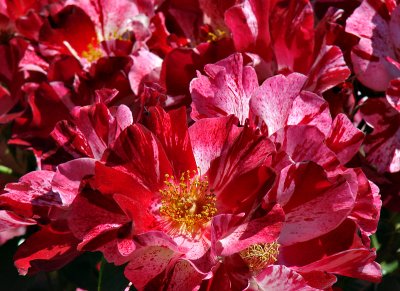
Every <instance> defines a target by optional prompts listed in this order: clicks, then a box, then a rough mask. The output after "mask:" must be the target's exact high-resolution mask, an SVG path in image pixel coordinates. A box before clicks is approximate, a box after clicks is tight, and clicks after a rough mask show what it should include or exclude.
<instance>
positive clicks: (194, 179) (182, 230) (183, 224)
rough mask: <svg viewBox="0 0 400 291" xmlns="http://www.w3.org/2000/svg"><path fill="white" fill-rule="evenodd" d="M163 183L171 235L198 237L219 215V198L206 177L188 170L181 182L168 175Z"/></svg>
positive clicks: (163, 205) (164, 209)
mask: <svg viewBox="0 0 400 291" xmlns="http://www.w3.org/2000/svg"><path fill="white" fill-rule="evenodd" d="M164 184H165V186H164V188H163V189H161V190H160V193H161V207H160V214H161V215H162V216H163V219H164V221H163V224H164V227H165V228H166V230H167V231H168V232H170V233H171V234H183V235H191V236H192V237H195V236H196V235H197V234H199V232H200V230H201V229H202V228H203V227H204V225H205V224H206V223H207V222H209V221H210V220H211V219H212V217H213V216H214V215H215V214H216V213H217V208H216V206H215V202H216V198H215V195H214V194H213V193H212V192H211V191H210V190H209V187H208V180H207V177H202V178H201V177H199V176H197V175H196V172H195V171H193V175H191V174H190V171H186V172H184V173H182V175H181V177H180V179H179V180H178V181H177V180H175V177H173V176H171V177H170V176H169V175H166V176H165V181H164Z"/></svg>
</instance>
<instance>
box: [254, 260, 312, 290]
mask: <svg viewBox="0 0 400 291" xmlns="http://www.w3.org/2000/svg"><path fill="white" fill-rule="evenodd" d="M253 284H254V285H253ZM253 284H252V285H250V288H249V289H248V290H251V291H256V290H285V291H297V290H304V291H312V290H315V291H316V290H320V289H315V288H312V287H311V286H309V285H307V282H306V280H305V279H304V278H303V277H302V276H301V275H300V274H299V273H296V272H295V271H293V270H291V269H289V268H287V267H285V266H281V265H271V266H268V267H267V268H265V269H264V270H263V271H262V272H261V273H260V274H258V275H257V276H256V277H255V278H254V283H253Z"/></svg>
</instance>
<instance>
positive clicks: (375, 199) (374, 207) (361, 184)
mask: <svg viewBox="0 0 400 291" xmlns="http://www.w3.org/2000/svg"><path fill="white" fill-rule="evenodd" d="M354 172H355V174H356V177H351V179H352V180H353V181H354V180H356V181H357V186H358V187H357V196H356V201H355V204H354V208H353V210H352V211H351V213H350V215H349V218H350V219H353V220H354V221H355V222H356V223H357V224H358V226H359V228H360V229H361V232H362V233H363V234H364V235H365V236H370V235H372V234H373V233H375V231H376V228H377V226H378V221H379V215H380V209H381V206H382V201H381V199H380V197H381V196H380V195H379V188H378V187H377V186H376V185H375V184H374V183H372V182H371V181H369V180H368V179H367V177H366V176H365V174H364V173H363V172H362V171H361V170H360V169H354Z"/></svg>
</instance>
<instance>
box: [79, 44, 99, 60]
mask: <svg viewBox="0 0 400 291" xmlns="http://www.w3.org/2000/svg"><path fill="white" fill-rule="evenodd" d="M102 56H103V53H102V51H101V49H99V48H98V47H95V46H94V45H93V44H92V43H89V45H88V47H87V49H86V50H85V51H83V52H82V57H84V58H85V59H87V60H88V62H90V63H92V62H95V61H97V60H98V59H100V58H101V57H102Z"/></svg>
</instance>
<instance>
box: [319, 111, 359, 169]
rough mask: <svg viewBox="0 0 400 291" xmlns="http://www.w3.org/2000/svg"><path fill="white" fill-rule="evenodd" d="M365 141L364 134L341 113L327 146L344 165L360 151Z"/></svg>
mask: <svg viewBox="0 0 400 291" xmlns="http://www.w3.org/2000/svg"><path fill="white" fill-rule="evenodd" d="M363 140H364V134H363V133H362V132H361V131H360V130H358V129H357V128H356V127H354V125H353V124H352V123H351V121H350V120H349V119H348V117H347V116H346V115H344V114H342V113H340V114H338V115H337V116H336V118H335V120H334V121H333V124H332V128H331V131H330V133H329V137H328V138H327V140H326V144H327V146H328V147H329V148H330V149H331V150H332V151H334V152H335V153H336V156H337V158H338V159H339V161H340V163H341V164H342V165H344V164H346V163H347V162H349V161H350V160H351V159H352V158H353V157H354V155H355V154H356V153H357V152H358V151H359V149H360V147H361V144H362V142H363Z"/></svg>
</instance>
